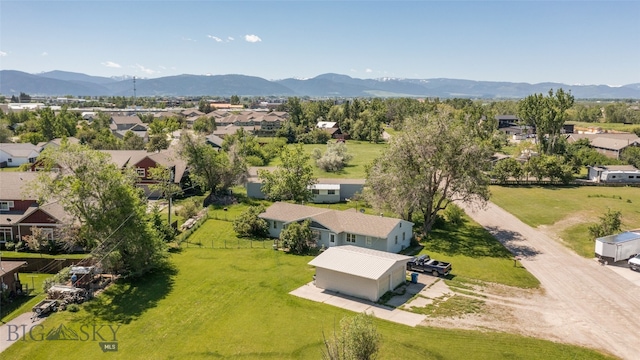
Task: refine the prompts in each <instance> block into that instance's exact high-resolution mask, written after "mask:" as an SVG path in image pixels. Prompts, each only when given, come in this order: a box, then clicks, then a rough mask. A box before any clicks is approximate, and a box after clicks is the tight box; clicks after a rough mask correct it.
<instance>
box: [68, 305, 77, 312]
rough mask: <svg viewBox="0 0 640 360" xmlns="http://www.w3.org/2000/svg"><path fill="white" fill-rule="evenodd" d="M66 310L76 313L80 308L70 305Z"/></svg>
mask: <svg viewBox="0 0 640 360" xmlns="http://www.w3.org/2000/svg"><path fill="white" fill-rule="evenodd" d="M67 310H69V311H70V312H78V311H79V310H80V306H78V305H77V304H70V305H68V306H67Z"/></svg>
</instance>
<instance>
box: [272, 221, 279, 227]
mask: <svg viewBox="0 0 640 360" xmlns="http://www.w3.org/2000/svg"><path fill="white" fill-rule="evenodd" d="M273 228H274V229H277V228H278V223H277V222H276V221H275V220H273Z"/></svg>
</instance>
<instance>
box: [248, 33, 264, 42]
mask: <svg viewBox="0 0 640 360" xmlns="http://www.w3.org/2000/svg"><path fill="white" fill-rule="evenodd" d="M244 39H245V40H246V41H248V42H250V43H256V42H260V41H262V39H260V37H258V35H245V36H244Z"/></svg>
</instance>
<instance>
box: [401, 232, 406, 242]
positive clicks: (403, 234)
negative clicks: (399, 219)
mask: <svg viewBox="0 0 640 360" xmlns="http://www.w3.org/2000/svg"><path fill="white" fill-rule="evenodd" d="M405 235H406V234H405V233H402V241H404V240H405V238H406V236H405Z"/></svg>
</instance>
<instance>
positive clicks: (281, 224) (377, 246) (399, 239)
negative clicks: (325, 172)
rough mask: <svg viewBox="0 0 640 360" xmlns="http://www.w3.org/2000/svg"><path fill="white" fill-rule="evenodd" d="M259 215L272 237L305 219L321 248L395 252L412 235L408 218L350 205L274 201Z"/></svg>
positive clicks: (408, 243)
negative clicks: (336, 206)
mask: <svg viewBox="0 0 640 360" xmlns="http://www.w3.org/2000/svg"><path fill="white" fill-rule="evenodd" d="M259 216H260V218H262V219H264V220H266V221H267V223H268V224H269V236H271V237H273V238H279V237H280V232H281V231H282V229H284V228H285V227H286V226H287V225H289V224H291V223H293V222H301V221H304V220H306V219H309V220H310V221H311V231H312V233H313V236H314V239H313V240H314V241H315V245H316V246H317V247H322V248H330V247H334V246H340V245H355V246H359V247H363V248H369V249H374V250H380V251H388V252H393V253H397V252H400V251H401V250H403V249H405V248H407V247H409V245H410V243H411V238H412V237H413V223H412V222H410V221H406V220H402V219H397V218H391V217H384V216H376V215H367V214H363V213H360V212H358V211H355V210H354V209H350V210H333V209H327V208H320V207H314V206H306V205H298V204H290V203H286V202H276V203H274V204H273V205H271V206H269V207H268V208H267V210H266V211H265V212H264V213H262V214H260V215H259Z"/></svg>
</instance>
